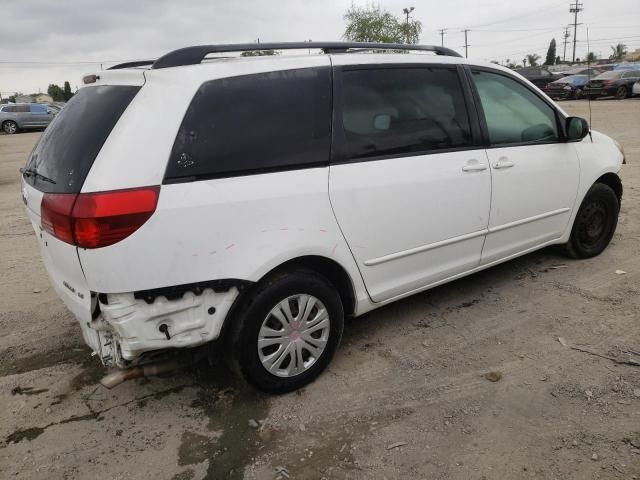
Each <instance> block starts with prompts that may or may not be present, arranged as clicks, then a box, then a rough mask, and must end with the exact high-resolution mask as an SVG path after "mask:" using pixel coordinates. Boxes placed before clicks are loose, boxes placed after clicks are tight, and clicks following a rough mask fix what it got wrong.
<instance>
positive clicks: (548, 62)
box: [544, 38, 556, 65]
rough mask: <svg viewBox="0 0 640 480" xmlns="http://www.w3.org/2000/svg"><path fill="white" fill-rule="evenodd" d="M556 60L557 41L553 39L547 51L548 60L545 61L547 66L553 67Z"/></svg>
mask: <svg viewBox="0 0 640 480" xmlns="http://www.w3.org/2000/svg"><path fill="white" fill-rule="evenodd" d="M555 60H556V39H555V38H552V39H551V42H550V43H549V49H548V50H547V58H545V60H544V64H545V65H553V64H554V62H555Z"/></svg>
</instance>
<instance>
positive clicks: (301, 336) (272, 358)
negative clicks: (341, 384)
mask: <svg viewBox="0 0 640 480" xmlns="http://www.w3.org/2000/svg"><path fill="white" fill-rule="evenodd" d="M230 321H232V322H233V326H232V331H231V337H230V338H229V340H228V344H227V348H228V349H229V357H230V358H231V360H232V363H233V367H234V369H235V370H236V371H239V372H240V374H241V375H242V376H243V377H244V379H245V380H246V381H247V382H248V383H250V384H252V385H253V386H255V387H256V388H258V389H260V390H263V391H265V392H270V393H284V392H290V391H292V390H296V389H298V388H301V387H303V386H304V385H307V384H308V383H310V382H312V381H313V380H314V379H315V378H316V377H317V376H318V375H320V373H321V372H322V371H323V370H324V369H325V368H326V366H327V365H328V364H329V362H330V361H331V358H332V357H333V354H334V353H335V351H336V349H337V347H338V344H339V343H340V339H341V337H342V329H343V324H344V311H343V307H342V302H341V299H340V295H339V294H338V292H337V290H336V289H335V287H334V286H333V285H332V284H331V283H330V282H329V281H328V280H327V279H326V278H324V277H323V276H321V275H318V274H317V273H314V272H312V271H310V270H306V269H297V270H295V271H291V272H283V273H279V274H276V275H274V276H272V277H270V278H267V279H266V280H264V281H263V282H261V283H260V284H259V285H257V286H256V289H255V290H254V291H253V292H251V293H250V297H249V298H248V299H246V301H245V303H244V305H243V306H242V307H241V308H240V310H239V311H238V312H237V314H236V315H234V318H232V319H230Z"/></svg>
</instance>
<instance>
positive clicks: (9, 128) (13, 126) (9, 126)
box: [2, 120, 18, 135]
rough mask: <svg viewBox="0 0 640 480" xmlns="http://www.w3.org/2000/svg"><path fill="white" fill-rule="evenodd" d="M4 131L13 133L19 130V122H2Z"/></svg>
mask: <svg viewBox="0 0 640 480" xmlns="http://www.w3.org/2000/svg"><path fill="white" fill-rule="evenodd" d="M2 131H3V132H4V133H8V134H9V135H12V134H14V133H16V132H17V131H18V124H17V123H16V122H14V121H13V120H7V121H5V122H4V123H3V124H2Z"/></svg>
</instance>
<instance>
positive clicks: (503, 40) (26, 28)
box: [0, 0, 640, 97]
mask: <svg viewBox="0 0 640 480" xmlns="http://www.w3.org/2000/svg"><path fill="white" fill-rule="evenodd" d="M352 3H355V4H356V5H359V6H364V5H367V4H370V3H371V2H370V1H368V0H363V1H360V0H354V1H353V2H352V0H320V1H318V0H315V1H314V0H271V1H260V0H243V1H230V0H227V1H221V0H178V1H176V0H63V1H53V0H20V1H10V0H0V93H1V94H2V95H3V96H4V97H6V96H8V95H9V94H11V93H13V92H16V91H20V92H23V93H35V92H38V91H42V92H46V90H47V86H48V85H49V84H50V83H56V84H59V85H61V86H62V84H63V83H64V81H65V80H67V81H69V82H70V84H71V87H72V89H74V90H75V88H76V86H79V85H80V83H81V78H82V76H83V75H84V74H87V73H91V72H95V71H97V70H100V68H107V67H108V66H110V65H113V64H115V63H117V62H121V61H127V60H136V59H149V58H157V57H159V56H161V55H162V54H164V53H166V52H168V51H171V50H172V49H176V48H180V47H184V46H188V45H198V44H212V43H247V42H254V41H256V40H258V39H259V40H260V42H267V41H303V40H314V41H323V40H324V41H336V40H342V35H343V33H344V28H345V21H344V19H343V15H344V13H345V12H346V10H347V9H348V8H349V7H350V5H351V4H352ZM375 3H376V4H377V5H379V6H380V7H381V8H382V9H384V10H387V11H389V12H391V13H393V14H394V15H398V16H402V15H403V13H402V10H403V8H404V7H411V6H413V7H415V10H414V11H413V13H412V14H411V16H412V18H414V19H416V20H419V21H420V22H422V34H421V35H420V43H422V44H437V45H439V44H440V41H441V37H440V33H439V29H442V28H446V29H447V33H446V34H445V36H444V44H445V46H447V47H449V48H453V49H454V50H457V51H459V52H461V53H462V54H463V55H464V46H463V45H464V33H462V30H463V29H470V31H469V32H468V43H469V45H470V46H469V57H470V58H472V59H477V60H485V61H491V60H497V61H500V62H505V61H506V60H507V59H510V60H511V61H515V62H517V63H522V59H523V58H524V56H525V54H527V53H537V54H538V55H540V56H541V57H542V58H543V59H544V57H545V55H546V51H547V48H548V46H549V42H550V41H551V39H552V38H555V39H556V41H557V43H558V54H559V55H560V56H562V55H563V32H564V29H565V27H566V26H567V25H568V24H569V23H570V22H573V14H570V13H569V4H570V3H571V2H570V0H539V1H537V2H525V1H515V0H511V1H507V0H503V1H500V0H473V1H471V0H466V1H463V0H447V1H445V2H443V1H440V0H429V1H418V0H380V1H379V2H375ZM582 5H583V8H584V11H582V12H580V14H579V16H578V22H579V23H582V25H580V26H578V31H577V40H578V42H577V50H576V57H578V58H584V56H585V55H586V52H587V44H586V33H587V27H588V33H589V40H590V45H591V50H593V51H594V52H595V53H596V54H598V55H600V56H603V57H607V56H608V55H609V54H610V51H611V50H610V45H614V44H616V43H619V42H622V43H624V44H626V45H627V47H628V49H629V50H630V51H632V50H635V49H637V48H640V1H639V0H583V2H582ZM571 34H572V37H571V38H570V40H569V41H570V42H571V41H572V39H573V28H571ZM571 52H572V44H571V43H570V44H569V45H567V58H569V59H570V58H571Z"/></svg>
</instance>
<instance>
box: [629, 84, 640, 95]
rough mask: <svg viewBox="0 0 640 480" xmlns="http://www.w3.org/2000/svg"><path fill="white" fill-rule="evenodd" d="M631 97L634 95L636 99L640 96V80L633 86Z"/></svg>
mask: <svg viewBox="0 0 640 480" xmlns="http://www.w3.org/2000/svg"><path fill="white" fill-rule="evenodd" d="M631 95H633V96H634V97H635V96H638V95H640V80H638V81H637V82H636V83H634V84H633V88H632V89H631Z"/></svg>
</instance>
